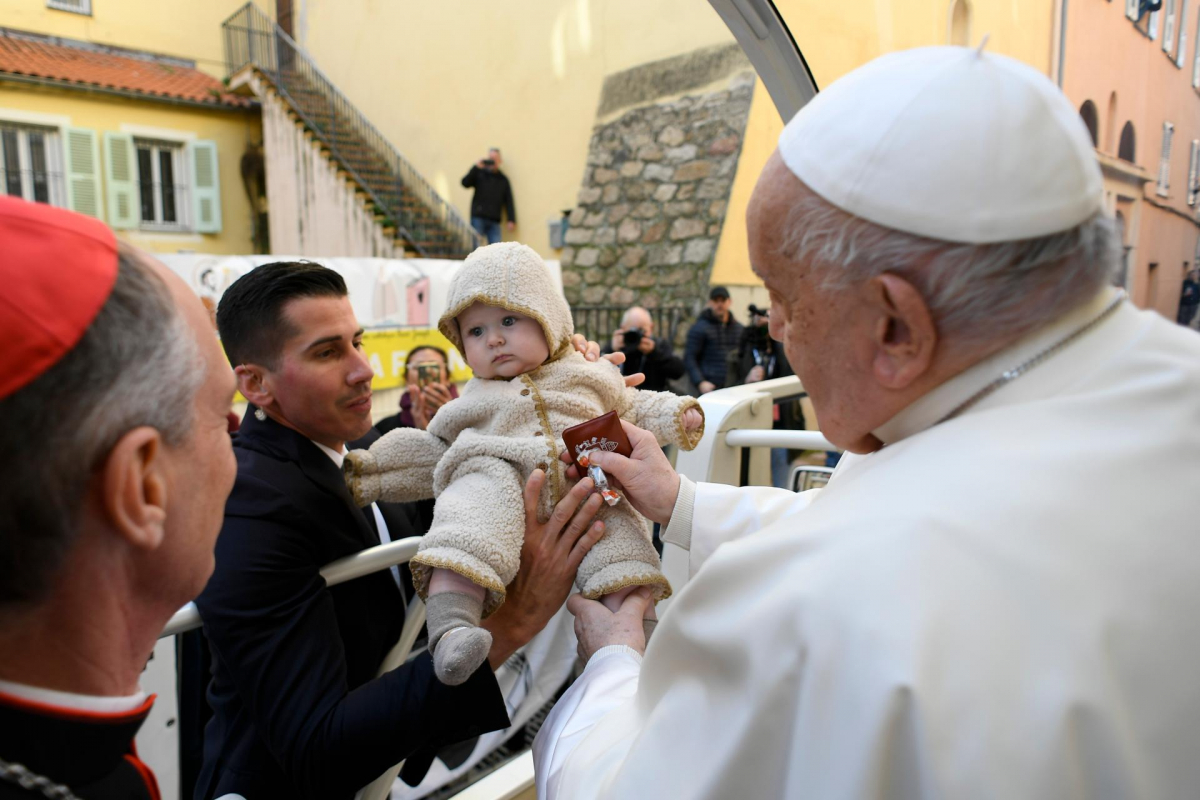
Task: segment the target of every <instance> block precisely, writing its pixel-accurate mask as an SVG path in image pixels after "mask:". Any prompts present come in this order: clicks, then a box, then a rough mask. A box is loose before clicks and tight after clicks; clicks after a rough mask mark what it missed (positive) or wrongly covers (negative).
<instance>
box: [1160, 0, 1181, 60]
mask: <svg viewBox="0 0 1200 800" xmlns="http://www.w3.org/2000/svg"><path fill="white" fill-rule="evenodd" d="M1177 6H1178V3H1177V2H1176V0H1164V2H1163V8H1162V14H1163V19H1162V26H1163V29H1162V33H1163V37H1162V49H1163V52H1164V53H1170V52H1171V48H1172V47H1174V44H1175V12H1176V11H1178V10H1179V9H1178V8H1177Z"/></svg>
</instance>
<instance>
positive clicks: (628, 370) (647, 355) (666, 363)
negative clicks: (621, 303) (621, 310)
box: [604, 306, 683, 392]
mask: <svg viewBox="0 0 1200 800" xmlns="http://www.w3.org/2000/svg"><path fill="white" fill-rule="evenodd" d="M604 352H605V353H613V352H622V353H624V354H625V363H624V364H622V365H621V373H622V374H624V375H635V374H637V373H639V372H640V373H642V374H644V375H645V376H646V380H645V382H644V383H642V384H641V385H640V386H639V387H638V388H639V389H645V390H647V391H650V392H665V391H668V387H667V381H671V380H675V379H676V378H678V377H680V376H682V375H683V359H681V358H680V357H679V356H677V355H675V352H674V350H673V349H672V348H671V343H670V342H669V341H667V340H666V339H660V338H658V337H656V336H655V335H654V318H653V317H651V316H650V312H649V311H647V310H646V309H644V308H642V307H641V306H634V307H633V308H630V309H629V310H628V311H626V312H625V316H624V317H623V318H622V319H621V327H619V328H617V330H616V331H614V332H613V335H612V341H611V342H610V343H609V344H607V345H605V347H604Z"/></svg>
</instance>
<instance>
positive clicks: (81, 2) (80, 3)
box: [46, 0, 92, 16]
mask: <svg viewBox="0 0 1200 800" xmlns="http://www.w3.org/2000/svg"><path fill="white" fill-rule="evenodd" d="M46 8H54V9H57V10H59V11H72V12H74V13H76V14H87V15H88V16H91V14H92V0H46Z"/></svg>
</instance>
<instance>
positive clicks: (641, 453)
mask: <svg viewBox="0 0 1200 800" xmlns="http://www.w3.org/2000/svg"><path fill="white" fill-rule="evenodd" d="M621 426H622V427H623V428H624V429H625V435H626V436H627V437H629V443H630V444H631V445H632V446H633V453H632V454H631V455H630V456H629V457H628V458H626V457H625V456H623V455H619V454H617V453H609V452H604V451H596V452H594V453H592V455H591V463H593V464H595V465H596V466H598V467H600V469H602V470H604V473H605V474H606V475H607V476H608V477H609V478H610V479H611V480H612V482H614V483H615V484H616V488H618V489H621V490H622V491H624V492H625V498H626V499H627V500H629V503H630V505H632V506H633V507H634V508H635V509H637V511H638V512H639V513H640V514H641V515H642V516H643V517H645V518H646V519H648V520H650V521H651V522H657V523H659V524H661V525H664V526H665V525H666V524H667V523H668V522H670V521H671V512H672V511H674V510H675V498H676V497H678V496H679V474H678V473H676V472H675V468H674V467H672V466H671V462H670V461H668V460H667V457H666V456H665V455H663V451H662V448H660V447H659V446H658V442H657V441H656V440H655V438H654V434H652V433H650V432H649V431H644V430H642V429H641V428H639V427H637V426H636V425H634V424H632V423H629V422H626V421H625V420H621ZM559 458H561V459H562V460H563V461H565V462H567V463H568V464H572V466H571V467H569V468H568V469H567V475H568V477H571V478H578V477H580V475H579V468H578V467H576V466H574V465H573V463H574V462H573V459H572V458H571V456H570V454H569V453H567V452H565V451H564V452H563V453H562V455H560V456H559Z"/></svg>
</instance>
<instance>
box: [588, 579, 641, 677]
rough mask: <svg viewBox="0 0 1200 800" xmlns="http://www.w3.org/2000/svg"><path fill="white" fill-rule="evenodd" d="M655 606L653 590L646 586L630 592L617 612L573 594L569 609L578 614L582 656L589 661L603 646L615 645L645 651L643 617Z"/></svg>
mask: <svg viewBox="0 0 1200 800" xmlns="http://www.w3.org/2000/svg"><path fill="white" fill-rule="evenodd" d="M653 607H654V605H653V602H652V601H651V599H650V590H649V589H647V588H645V587H641V588H639V589H637V590H636V591H633V592H630V594H629V596H628V597H626V598H625V601H624V602H622V603H621V607H620V608H619V609H617V610H616V611H615V612H614V611H609V610H608V609H607V608H605V607H604V605H603V604H602V603H599V602H597V601H595V600H585V599H584V598H583V595H580V594H573V595H571V598H570V599H569V600H567V611H570V612H571V613H572V614H574V615H575V637H576V638H577V639H578V640H579V646H578V648H577V652H578V654H579V658H580V659H582V660H583V661H584V662H587V660H588V659H589V658H591V657H592V655H593V654H594V653H595V652H596V651H597V650H599V649H600V648H601V647H608V646H609V645H613V644H623V645H625V646H626V647H632V648H633V649H634V650H636V651H638V652H639V653H645V652H646V634H645V631H644V629H643V627H642V617H643V616H645V615H646V612H647V609H651V608H653Z"/></svg>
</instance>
